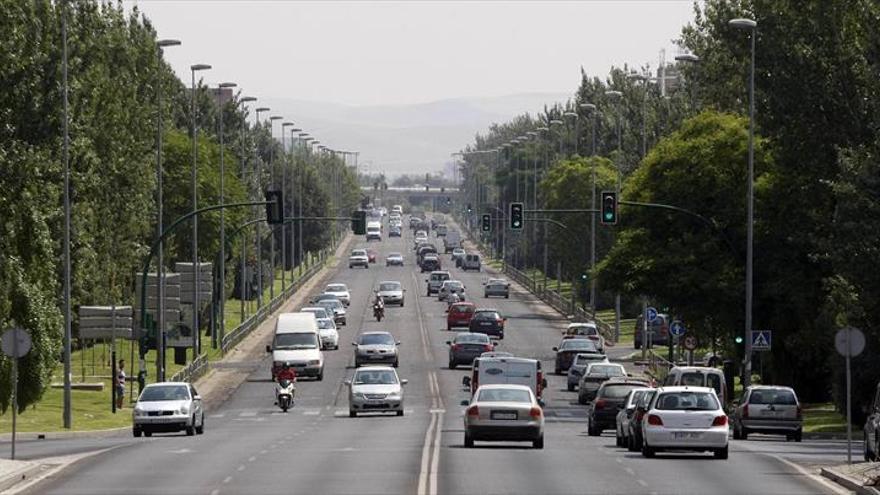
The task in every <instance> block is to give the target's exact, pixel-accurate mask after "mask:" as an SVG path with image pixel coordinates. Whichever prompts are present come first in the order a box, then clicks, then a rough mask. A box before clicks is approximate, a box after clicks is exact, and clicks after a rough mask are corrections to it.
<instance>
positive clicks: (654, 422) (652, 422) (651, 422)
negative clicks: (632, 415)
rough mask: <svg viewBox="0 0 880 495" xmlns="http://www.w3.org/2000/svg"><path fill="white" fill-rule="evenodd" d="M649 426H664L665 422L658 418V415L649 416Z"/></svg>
mask: <svg viewBox="0 0 880 495" xmlns="http://www.w3.org/2000/svg"><path fill="white" fill-rule="evenodd" d="M648 424H649V425H652V426H663V420H662V419H660V416H657V415H656V414H649V415H648Z"/></svg>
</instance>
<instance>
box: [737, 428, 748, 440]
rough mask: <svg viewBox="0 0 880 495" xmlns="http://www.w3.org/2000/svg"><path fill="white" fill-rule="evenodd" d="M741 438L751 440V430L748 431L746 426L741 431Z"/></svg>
mask: <svg viewBox="0 0 880 495" xmlns="http://www.w3.org/2000/svg"><path fill="white" fill-rule="evenodd" d="M739 438H740V439H741V440H748V439H749V430H746V427H745V426H743V427H741V428H740V429H739Z"/></svg>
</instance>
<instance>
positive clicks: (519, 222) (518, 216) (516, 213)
mask: <svg viewBox="0 0 880 495" xmlns="http://www.w3.org/2000/svg"><path fill="white" fill-rule="evenodd" d="M523 211H524V208H523V204H522V203H510V230H522V228H523Z"/></svg>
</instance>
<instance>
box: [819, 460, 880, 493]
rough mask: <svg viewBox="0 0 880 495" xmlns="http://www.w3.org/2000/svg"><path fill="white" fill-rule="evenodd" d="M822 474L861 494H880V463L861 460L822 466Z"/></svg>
mask: <svg viewBox="0 0 880 495" xmlns="http://www.w3.org/2000/svg"><path fill="white" fill-rule="evenodd" d="M820 472H821V473H822V476H824V477H825V478H828V479H829V480H831V481H834V482H835V483H837V484H838V485H840V486H843V487H844V488H846V489H848V490H852V491H854V492H856V493H857V494H859V495H880V490H878V489H877V487H878V485H880V463H877V462H859V463H856V464H841V465H838V466H828V467H823V468H821V470H820Z"/></svg>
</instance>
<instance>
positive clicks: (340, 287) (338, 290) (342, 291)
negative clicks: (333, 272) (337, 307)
mask: <svg viewBox="0 0 880 495" xmlns="http://www.w3.org/2000/svg"><path fill="white" fill-rule="evenodd" d="M324 294H330V295H333V296H336V297H337V298H338V299H339V300H340V301H342V304H344V305H346V306H348V305H349V304H351V292H349V291H348V286H347V285H345V284H339V283H335V284H327V287H325V288H324Z"/></svg>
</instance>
